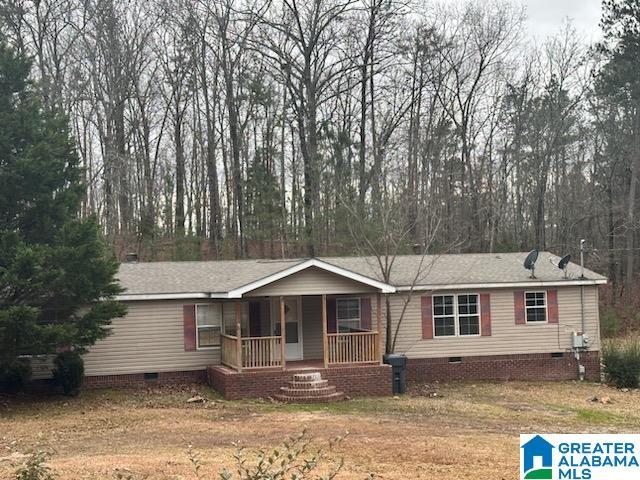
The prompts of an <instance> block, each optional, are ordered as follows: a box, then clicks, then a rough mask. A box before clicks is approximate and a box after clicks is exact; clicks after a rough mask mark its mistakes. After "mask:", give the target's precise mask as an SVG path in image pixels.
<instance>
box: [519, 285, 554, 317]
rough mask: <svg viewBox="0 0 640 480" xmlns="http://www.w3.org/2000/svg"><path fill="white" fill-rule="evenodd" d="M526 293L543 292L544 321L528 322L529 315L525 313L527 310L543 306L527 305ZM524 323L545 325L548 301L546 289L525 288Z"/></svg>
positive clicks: (547, 315)
mask: <svg viewBox="0 0 640 480" xmlns="http://www.w3.org/2000/svg"><path fill="white" fill-rule="evenodd" d="M527 293H542V294H544V322H541V321H539V320H538V321H537V322H535V321H534V322H530V321H529V315H527V312H528V310H529V309H530V308H543V306H541V305H536V306H531V307H529V306H527ZM523 300H524V323H525V325H546V324H548V323H549V303H548V302H547V291H546V290H527V291H525V292H524V299H523Z"/></svg>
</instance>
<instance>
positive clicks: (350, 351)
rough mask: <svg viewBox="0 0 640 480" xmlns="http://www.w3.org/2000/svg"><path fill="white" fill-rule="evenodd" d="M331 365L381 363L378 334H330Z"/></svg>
mask: <svg viewBox="0 0 640 480" xmlns="http://www.w3.org/2000/svg"><path fill="white" fill-rule="evenodd" d="M327 341H328V352H327V353H328V355H329V358H328V363H329V365H332V364H333V365H335V364H344V363H369V362H378V361H379V348H380V342H379V341H378V332H351V333H328V334H327Z"/></svg>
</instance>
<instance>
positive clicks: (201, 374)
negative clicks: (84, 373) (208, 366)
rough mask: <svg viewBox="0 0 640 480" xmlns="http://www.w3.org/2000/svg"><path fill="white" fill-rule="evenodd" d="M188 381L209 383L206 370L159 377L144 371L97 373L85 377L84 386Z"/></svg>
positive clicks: (168, 383)
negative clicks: (117, 373) (114, 373)
mask: <svg viewBox="0 0 640 480" xmlns="http://www.w3.org/2000/svg"><path fill="white" fill-rule="evenodd" d="M186 383H207V371H206V370H187V371H182V372H158V374H157V377H156V376H155V374H154V376H149V378H145V374H144V373H131V374H123V375H95V376H88V377H84V382H83V384H82V387H83V388H87V389H90V388H144V387H150V386H155V385H180V384H186Z"/></svg>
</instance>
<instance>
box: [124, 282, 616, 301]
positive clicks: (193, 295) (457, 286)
mask: <svg viewBox="0 0 640 480" xmlns="http://www.w3.org/2000/svg"><path fill="white" fill-rule="evenodd" d="M606 284H607V280H606V279H597V280H576V281H571V280H569V281H566V280H565V281H553V282H547V281H540V282H511V283H450V284H441V285H416V286H414V287H411V286H410V285H405V286H400V287H397V288H396V291H398V292H408V291H410V290H414V291H422V290H428V291H436V290H478V289H487V288H536V287H572V286H585V285H606ZM382 293H390V292H385V291H383V292H382ZM198 298H206V299H211V298H217V299H232V298H242V295H241V294H239V292H237V291H231V292H209V293H208V292H187V293H145V294H122V295H116V296H115V297H114V300H119V301H123V302H135V301H145V300H187V299H198Z"/></svg>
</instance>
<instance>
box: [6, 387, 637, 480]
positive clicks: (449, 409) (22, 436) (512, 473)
mask: <svg viewBox="0 0 640 480" xmlns="http://www.w3.org/2000/svg"><path fill="white" fill-rule="evenodd" d="M196 394H198V395H201V396H202V397H204V399H205V401H204V402H201V403H188V402H187V400H188V399H189V398H191V397H193V396H194V395H196ZM639 403H640V393H639V392H637V391H629V392H623V391H619V390H615V389H611V388H608V387H606V386H603V385H598V384H590V383H582V384H580V383H577V382H566V383H520V382H512V383H476V384H470V383H465V384H446V385H445V384H441V385H425V386H420V387H416V388H414V389H413V390H412V391H411V393H410V394H408V395H405V396H402V397H399V398H391V397H389V398H366V399H357V400H351V401H346V402H342V403H336V404H332V405H328V406H327V405H305V406H294V405H281V404H275V403H272V402H268V401H242V402H227V401H224V400H222V399H220V397H219V396H218V395H217V394H216V393H215V392H214V391H212V390H210V389H208V388H206V387H201V386H197V387H193V386H190V387H182V388H168V389H157V390H138V391H112V390H102V391H90V392H84V393H83V394H82V395H81V396H80V397H79V398H72V399H69V398H65V397H48V398H45V399H38V398H34V397H25V396H21V397H0V478H2V479H4V478H11V472H12V470H13V469H14V468H15V467H14V466H12V465H14V464H17V463H20V461H21V459H22V455H23V454H25V453H27V452H29V451H32V450H33V449H35V448H42V449H47V450H50V451H52V452H53V457H52V459H51V461H50V462H49V464H50V466H51V468H52V469H53V470H54V471H55V473H57V474H58V476H59V478H63V479H117V478H124V479H131V480H137V479H174V480H177V479H191V478H194V477H193V475H192V466H191V462H190V460H189V456H188V454H187V447H188V446H189V445H192V446H193V449H194V451H196V452H197V453H198V455H199V457H200V458H201V460H202V463H203V467H202V470H203V471H204V472H205V473H206V474H208V477H207V478H211V479H213V478H218V477H217V473H218V472H219V471H220V470H221V469H222V468H223V467H225V466H227V467H232V466H233V463H234V461H233V454H234V453H235V451H236V450H235V447H234V446H233V443H234V442H240V443H241V444H242V445H244V446H246V447H249V448H269V447H275V446H277V445H278V444H279V443H280V442H281V441H282V440H283V439H284V438H285V437H286V436H288V435H292V434H295V433H297V432H300V431H301V430H303V429H305V428H306V429H308V431H309V433H310V435H312V436H313V437H315V438H316V439H317V441H318V442H322V440H323V439H328V438H330V437H334V436H337V435H341V434H344V433H345V431H348V432H349V436H348V437H347V439H346V440H345V441H344V442H342V443H341V444H340V445H339V446H338V447H337V449H336V450H335V451H334V452H332V453H331V455H332V456H333V457H334V458H336V459H337V458H339V457H342V458H344V468H343V471H342V473H341V474H340V476H339V478H344V479H364V478H366V477H367V475H368V474H369V473H375V474H377V475H379V476H381V477H382V478H386V479H401V478H402V479H405V478H424V479H438V480H449V479H450V480H454V479H455V480H460V479H467V478H468V479H477V478H491V479H495V480H499V479H513V478H517V472H518V455H519V453H518V451H519V449H518V441H519V440H518V435H519V434H520V433H532V432H549V433H564V432H566V433H569V432H571V433H575V432H637V431H638V429H639V428H640V410H638V409H637V405H638V404H639Z"/></svg>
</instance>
